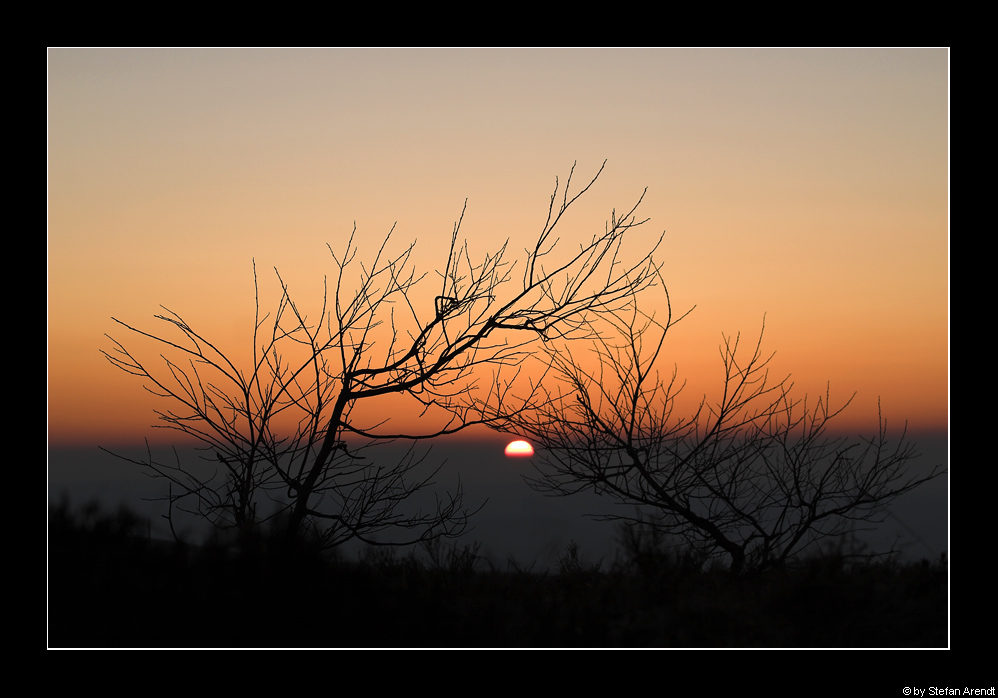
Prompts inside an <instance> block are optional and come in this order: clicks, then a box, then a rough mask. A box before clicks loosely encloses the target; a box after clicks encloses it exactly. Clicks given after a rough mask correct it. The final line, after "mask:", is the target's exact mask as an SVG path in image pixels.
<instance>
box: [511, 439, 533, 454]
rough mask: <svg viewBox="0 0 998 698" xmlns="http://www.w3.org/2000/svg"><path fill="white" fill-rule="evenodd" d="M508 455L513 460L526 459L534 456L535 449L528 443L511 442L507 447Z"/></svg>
mask: <svg viewBox="0 0 998 698" xmlns="http://www.w3.org/2000/svg"><path fill="white" fill-rule="evenodd" d="M506 455H507V456H510V457H513V458H526V457H529V456H532V455H534V447H533V446H531V445H530V444H529V443H527V442H526V441H510V442H509V445H507V446H506Z"/></svg>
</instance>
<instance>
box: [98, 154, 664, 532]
mask: <svg viewBox="0 0 998 698" xmlns="http://www.w3.org/2000/svg"><path fill="white" fill-rule="evenodd" d="M605 164H606V163H605V162H604V164H603V165H604V166H605ZM574 169H575V168H574V165H573V167H572V172H573V173H574ZM602 171H603V167H600V169H599V171H598V172H597V173H596V175H595V176H594V177H593V178H592V180H590V181H589V183H588V184H587V185H586V186H584V187H583V188H582V189H581V190H580V191H578V192H577V193H574V194H571V193H570V190H571V182H572V173H570V174H569V177H568V179H567V180H566V182H565V185H564V187H563V188H562V187H561V186H560V184H559V182H558V180H557V179H556V180H555V188H554V193H553V194H552V196H551V201H550V205H549V209H548V215H547V220H546V221H545V223H544V226H543V227H542V229H541V232H540V234H539V236H538V237H537V240H536V243H535V244H534V245H533V247H532V248H530V249H527V250H525V251H524V255H523V256H522V258H521V259H520V260H512V259H510V255H509V253H508V250H507V245H508V242H507V244H503V245H502V246H501V247H499V249H498V250H496V251H495V252H493V253H490V254H487V255H485V257H484V258H483V259H482V260H481V261H480V262H478V263H474V262H472V259H471V254H470V252H469V249H468V245H467V243H466V242H461V241H459V233H460V229H461V224H462V221H463V219H464V211H462V213H461V216H460V218H459V219H458V221H457V223H456V224H455V225H454V229H453V232H452V234H451V238H450V245H449V248H448V251H447V257H446V261H445V262H444V264H443V267H442V269H439V270H438V274H439V281H438V282H437V283H438V285H437V286H436V289H434V290H433V291H430V292H429V294H427V293H426V291H425V290H424V289H426V288H427V283H429V282H428V280H427V279H426V277H425V275H421V274H418V273H417V272H416V270H415V269H414V267H413V264H412V254H413V251H414V248H415V242H414V243H412V244H411V245H409V246H407V247H405V248H404V249H403V250H402V251H401V252H397V253H394V254H393V253H390V252H389V243H390V242H391V235H392V232H393V231H394V227H393V229H392V232H389V234H388V236H386V238H385V240H384V242H383V243H382V244H381V246H380V249H379V250H378V251H377V253H376V254H375V255H374V256H373V259H371V260H370V261H369V263H367V264H364V263H360V262H358V255H359V250H358V246H357V244H355V237H356V226H355V227H354V231H353V233H351V235H350V238H349V240H348V241H347V242H346V244H345V245H344V246H342V248H340V249H339V250H337V249H334V248H333V247H332V246H330V247H329V252H330V254H331V258H332V270H333V272H332V279H331V288H330V285H329V284H328V283H327V285H326V286H325V288H326V291H325V292H324V294H323V298H322V304H321V311H320V312H319V313H318V315H317V317H315V318H314V319H311V320H310V319H309V318H308V317H307V314H306V313H305V311H304V310H303V309H302V308H301V307H300V306H299V305H298V303H297V302H296V301H295V300H293V298H292V294H291V291H290V288H289V285H288V284H287V283H285V281H284V279H283V278H282V277H281V275H280V274H279V273H278V274H277V278H278V280H279V282H280V286H281V289H282V295H281V297H280V300H279V302H278V303H277V306H276V308H275V309H274V310H273V311H272V313H270V314H265V315H263V316H262V317H261V310H260V298H259V295H260V294H259V286H258V284H257V283H256V281H257V277H256V266H255V263H254V284H255V288H256V289H257V291H256V321H255V328H254V331H253V338H252V360H251V363H248V364H247V365H243V366H240V365H239V362H238V361H237V360H236V358H234V355H233V354H232V353H231V352H227V351H226V350H223V349H222V348H221V347H219V346H217V345H216V344H214V343H212V342H211V341H210V340H209V339H208V338H207V337H206V336H205V335H204V334H202V332H200V331H198V330H195V329H194V328H193V327H191V326H190V325H189V324H188V323H187V322H185V321H184V320H183V319H182V318H181V316H180V315H179V314H177V313H174V312H172V311H170V310H167V309H166V308H164V311H165V313H164V314H162V315H156V316H155V317H156V318H157V319H158V320H160V321H161V322H163V323H165V327H164V326H163V325H161V326H160V328H161V329H160V330H159V331H158V332H157V331H153V332H147V331H144V330H141V329H138V328H136V327H133V326H131V325H129V324H126V323H124V322H122V321H120V320H117V319H114V318H112V319H114V321H115V322H116V323H118V324H119V325H120V326H121V327H122V328H124V329H125V330H127V331H128V333H129V335H130V337H131V338H132V340H133V341H135V340H139V339H142V340H149V341H151V342H153V343H154V345H155V346H157V347H158V348H159V349H160V350H161V351H162V354H161V358H162V361H160V360H158V359H150V360H145V359H142V358H139V356H138V354H137V353H136V352H134V351H133V350H132V349H129V348H126V347H125V345H124V344H123V343H121V342H119V341H117V340H115V339H113V338H111V337H110V336H109V339H111V341H112V342H113V347H111V349H110V350H109V351H103V353H104V354H105V356H106V357H107V358H108V360H110V362H111V363H112V364H113V365H114V366H115V367H117V368H119V369H121V370H123V371H125V372H127V373H130V374H132V375H136V376H138V377H140V378H142V379H144V382H145V384H146V388H147V389H148V390H150V391H151V392H152V393H153V394H155V395H158V396H160V397H162V398H164V399H165V400H166V401H167V402H168V403H169V407H167V408H165V409H163V410H159V411H157V414H158V418H159V422H160V423H159V424H158V425H157V426H159V427H163V428H167V429H174V430H177V431H179V432H182V433H183V434H185V435H188V436H190V437H193V438H194V439H195V440H196V441H197V442H199V443H200V445H201V447H202V448H203V449H204V451H205V455H204V456H203V460H204V461H207V463H208V464H212V465H213V466H214V467H213V468H211V469H209V470H206V469H205V467H204V466H205V465H206V463H204V462H202V463H198V464H189V463H184V462H182V461H181V459H180V458H179V456H175V457H174V458H173V460H172V461H163V460H161V459H158V458H154V457H153V455H152V452H151V451H149V453H148V455H147V457H146V458H145V459H142V460H138V461H134V462H137V463H140V464H141V465H142V466H144V467H146V468H148V469H149V470H150V472H151V473H152V474H154V475H156V476H159V477H162V478H165V479H166V480H167V481H168V483H169V494H168V495H167V497H166V498H167V499H168V500H169V504H170V511H171V514H172V511H173V509H174V507H179V508H181V509H182V510H184V511H188V512H193V513H195V514H197V515H199V516H202V517H204V518H206V519H208V520H209V521H211V522H212V523H213V524H215V525H216V526H218V527H221V528H235V529H238V530H240V531H252V530H254V529H255V528H256V527H257V525H258V524H259V523H261V522H262V521H263V520H265V519H266V518H268V517H265V516H263V515H262V514H261V513H260V512H259V511H258V508H257V505H258V504H259V502H260V500H261V498H262V497H266V498H269V499H273V500H275V501H277V502H279V505H280V508H279V509H278V510H277V511H278V514H280V515H281V516H282V517H283V522H284V523H283V525H284V526H285V527H286V531H287V535H288V536H289V537H291V538H294V537H297V536H299V535H301V534H302V533H304V532H305V531H310V532H312V533H314V534H315V535H317V536H318V538H319V540H320V541H321V543H322V545H324V546H326V547H333V546H336V545H339V544H341V543H343V542H345V541H347V540H351V539H359V540H362V541H365V542H368V543H375V544H377V543H381V542H385V539H384V538H382V537H381V534H388V533H393V534H398V533H400V532H401V533H402V534H403V535H402V537H401V539H400V538H399V537H398V536H396V537H393V538H390V539H389V540H388V542H393V543H398V542H403V543H413V542H418V541H422V540H428V539H433V538H436V537H439V536H451V535H458V534H460V533H461V532H462V531H463V530H464V528H465V526H466V524H467V521H468V516H469V511H468V509H466V508H464V506H463V498H462V492H461V490H460V486H458V489H457V491H455V492H452V493H449V494H447V495H445V496H444V497H443V498H442V499H440V498H437V499H436V502H435V505H434V506H432V507H430V508H428V509H422V508H418V507H417V508H416V509H415V510H414V509H413V508H412V506H411V505H412V504H413V501H414V499H415V498H416V495H417V494H419V493H424V494H426V493H427V488H429V486H430V485H431V484H433V483H432V480H433V477H434V476H435V474H436V472H437V470H436V469H432V468H431V469H430V470H429V472H428V473H427V472H425V471H424V469H423V468H422V467H420V466H421V464H422V463H423V461H424V458H425V453H422V454H420V453H417V450H416V448H415V445H416V443H417V442H418V441H419V440H421V439H429V438H432V437H434V436H440V435H443V434H451V433H454V432H457V431H460V430H462V429H464V428H466V427H468V426H470V425H472V424H489V423H491V422H493V421H494V420H495V419H496V418H497V415H502V418H504V419H505V418H508V417H509V416H511V415H512V414H515V412H516V411H518V410H520V409H526V408H527V407H529V406H534V405H535V401H534V398H536V397H537V395H538V394H539V393H537V391H536V386H535V387H534V389H533V391H532V392H530V393H529V394H528V395H527V396H526V397H525V398H523V399H521V400H520V401H518V402H517V405H518V407H513V406H511V405H510V404H509V400H508V399H507V393H508V391H509V390H510V386H511V385H512V383H513V382H514V381H515V379H516V374H517V373H518V371H519V368H518V367H519V365H520V363H521V362H522V361H523V359H524V358H525V356H527V355H528V354H529V353H530V352H532V351H534V347H533V345H535V344H537V343H541V344H544V343H550V342H554V341H556V340H577V339H580V338H586V337H588V336H589V333H590V330H591V327H592V322H593V320H594V318H596V317H598V316H600V315H603V314H606V313H611V312H614V311H615V310H618V309H619V308H621V307H624V306H626V305H627V304H629V303H630V302H631V298H632V297H633V296H634V295H635V294H637V293H639V292H640V291H642V290H643V289H645V288H647V287H649V286H651V285H652V284H655V283H656V282H657V275H656V272H655V267H654V264H653V262H652V258H651V254H652V252H653V251H654V249H655V247H657V244H655V245H652V246H651V248H650V249H648V250H646V251H645V253H643V254H642V255H640V258H639V259H638V261H636V262H634V263H631V264H624V263H623V261H622V251H621V244H622V242H623V240H624V237H625V234H626V233H627V232H628V231H629V230H631V229H632V228H635V227H637V226H639V225H641V224H642V223H644V222H646V221H638V220H637V219H636V217H635V212H636V210H637V208H638V206H639V205H640V203H641V199H642V198H643V197H644V194H642V195H641V197H639V199H638V201H637V203H636V204H635V205H634V206H632V207H631V208H630V209H629V210H628V211H627V213H625V214H624V215H623V216H617V214H616V211H614V212H613V213H612V214H611V218H610V220H609V222H608V223H607V225H606V226H605V227H603V226H601V229H600V231H599V232H598V233H597V234H596V235H593V236H592V237H591V239H588V241H584V242H583V243H582V244H581V245H579V246H578V247H576V248H575V249H574V250H570V251H566V250H565V246H564V245H561V244H559V239H558V237H557V236H556V233H557V232H560V228H559V226H560V225H561V224H562V221H563V216H564V215H565V213H566V212H567V211H568V210H569V209H570V207H571V206H572V205H573V204H574V203H575V202H576V201H577V200H578V199H579V197H580V196H582V195H583V194H585V193H586V192H587V191H589V189H590V187H592V185H593V184H594V183H595V182H596V180H597V179H598V178H599V176H600V174H601V173H602ZM466 207H467V202H465V208H466ZM562 227H563V226H562ZM658 240H659V242H660V241H661V237H659V238H658ZM275 272H276V270H275ZM483 371H486V372H489V380H488V382H487V386H488V387H487V389H486V395H485V396H484V397H483V396H482V395H481V392H480V390H479V387H478V385H479V384H478V383H477V382H476V381H477V380H478V379H479V375H480V373H481V372H483ZM510 372H512V375H510ZM482 384H483V385H486V383H485V382H483V383H482ZM388 395H403V396H407V397H409V398H411V399H413V400H414V401H416V403H417V404H418V405H420V406H421V409H422V410H423V411H424V412H427V411H430V412H433V413H435V414H443V415H446V421H445V422H444V423H443V424H442V426H441V425H437V426H435V427H433V428H428V429H427V430H425V431H419V432H417V433H396V432H392V433H387V432H386V431H385V430H383V428H386V429H387V427H386V422H384V421H383V422H379V423H373V424H368V423H365V422H363V421H361V419H360V418H359V417H356V416H355V414H356V413H355V410H356V408H357V407H358V406H359V405H361V404H362V403H367V402H370V401H372V400H375V399H377V398H379V397H384V396H388ZM483 404H484V405H487V409H481V408H480V407H477V406H480V405H483ZM397 439H405V440H409V441H411V443H412V446H411V447H410V449H409V451H408V453H407V455H406V456H405V457H404V458H403V459H402V460H401V461H398V462H394V463H390V464H385V463H383V462H380V461H379V460H378V459H376V458H373V457H369V455H368V454H369V453H371V451H370V450H369V449H370V448H371V447H373V446H376V445H379V444H384V443H385V442H387V441H392V440H397ZM174 453H176V452H174ZM171 523H172V521H171Z"/></svg>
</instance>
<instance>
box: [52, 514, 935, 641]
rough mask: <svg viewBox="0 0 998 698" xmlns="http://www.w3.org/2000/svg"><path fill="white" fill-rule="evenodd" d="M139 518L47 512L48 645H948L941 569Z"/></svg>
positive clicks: (829, 558)
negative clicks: (182, 540) (237, 533)
mask: <svg viewBox="0 0 998 698" xmlns="http://www.w3.org/2000/svg"><path fill="white" fill-rule="evenodd" d="M145 531H146V529H145V524H144V522H143V521H141V520H140V519H139V518H137V517H135V516H133V515H130V514H128V513H127V512H124V511H122V512H120V513H118V514H114V515H108V514H103V513H101V512H99V511H97V510H94V509H91V510H89V511H83V512H77V513H74V514H70V512H69V509H68V508H67V507H55V508H53V509H52V511H51V513H50V523H49V577H48V584H49V585H48V646H49V647H330V648H333V647H898V648H902V647H946V646H947V643H948V582H947V578H948V571H947V566H946V564H945V560H944V559H942V558H940V559H936V560H933V561H921V562H915V563H904V564H901V563H898V562H894V561H891V560H889V559H886V560H885V559H882V558H881V559H879V560H874V561H866V562H861V563H855V564H851V563H850V562H849V560H848V559H846V558H843V557H842V556H841V555H835V554H832V555H826V556H824V557H821V558H818V559H812V560H809V561H806V562H804V563H802V564H800V565H799V566H795V567H793V568H790V569H782V570H774V571H770V572H768V573H764V574H759V575H757V576H749V577H745V578H738V579H735V578H732V577H731V576H730V575H729V574H727V573H726V572H725V571H723V570H720V569H702V568H700V569H698V568H697V565H693V564H690V562H689V561H684V560H683V559H682V558H681V557H677V556H676V555H675V554H666V553H664V552H659V553H656V552H655V551H651V552H650V553H649V551H647V550H645V551H642V552H641V553H640V554H639V553H638V552H637V551H631V554H630V556H629V557H628V556H624V557H622V558H621V559H618V560H616V561H614V562H613V563H606V562H602V563H599V564H592V563H588V562H585V561H584V560H583V558H582V557H581V555H580V554H579V551H578V549H577V548H574V547H569V548H567V549H565V550H564V551H563V552H562V555H561V557H560V559H559V561H558V565H557V569H555V570H552V571H549V572H543V573H540V572H535V571H533V570H532V569H522V568H520V567H518V565H517V564H516V563H515V562H508V563H506V564H505V565H503V566H502V568H501V569H499V568H497V566H496V565H495V564H494V563H490V562H488V561H487V560H484V559H483V558H482V557H480V556H479V555H478V554H477V549H476V548H475V547H474V546H465V547H455V546H448V545H447V544H442V545H438V546H436V547H431V548H423V549H421V550H420V555H421V557H420V558H419V559H418V560H417V558H415V557H414V556H413V555H411V554H410V552H409V551H393V549H390V548H381V549H377V550H376V551H375V552H374V553H371V554H368V555H366V556H365V557H364V558H363V559H361V560H358V561H350V562H348V561H343V560H339V561H337V560H334V559H330V558H329V557H328V556H326V557H324V556H321V555H318V554H315V553H313V552H310V551H308V550H303V549H300V550H296V551H288V550H276V549H272V548H269V547H267V546H266V545H265V544H264V543H261V544H260V545H259V546H257V547H251V548H250V549H248V550H247V551H244V552H242V553H239V554H236V553H234V552H232V551H231V550H226V549H224V548H221V547H214V546H206V547H198V548H195V547H190V546H188V547H185V548H184V547H178V546H176V545H173V544H166V543H163V542H161V541H155V540H150V539H149V538H148V536H147V535H145Z"/></svg>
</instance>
